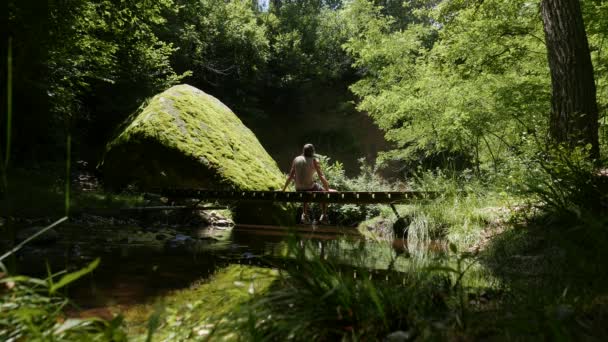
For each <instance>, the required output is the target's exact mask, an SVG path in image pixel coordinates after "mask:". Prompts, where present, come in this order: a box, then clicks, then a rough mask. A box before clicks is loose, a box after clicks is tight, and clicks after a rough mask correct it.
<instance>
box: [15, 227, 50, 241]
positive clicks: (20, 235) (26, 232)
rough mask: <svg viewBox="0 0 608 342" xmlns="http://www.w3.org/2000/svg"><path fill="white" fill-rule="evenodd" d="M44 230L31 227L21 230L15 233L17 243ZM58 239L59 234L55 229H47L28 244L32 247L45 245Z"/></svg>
mask: <svg viewBox="0 0 608 342" xmlns="http://www.w3.org/2000/svg"><path fill="white" fill-rule="evenodd" d="M42 229H44V227H31V228H23V229H19V230H18V231H17V241H23V240H25V239H27V238H29V237H30V236H32V235H34V234H36V233H38V232H39V231H41V230H42ZM58 239H59V233H58V232H57V231H56V230H55V229H52V228H51V229H49V230H47V231H46V232H45V233H43V234H42V235H40V236H38V237H37V238H35V239H34V240H32V241H31V242H30V243H31V244H34V245H45V244H51V243H54V242H56V241H57V240H58Z"/></svg>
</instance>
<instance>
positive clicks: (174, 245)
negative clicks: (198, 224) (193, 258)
mask: <svg viewBox="0 0 608 342" xmlns="http://www.w3.org/2000/svg"><path fill="white" fill-rule="evenodd" d="M195 243H196V241H195V240H194V239H193V238H192V237H190V236H188V235H183V234H177V235H176V236H175V237H173V238H172V239H168V240H167V241H165V252H169V253H175V252H187V251H189V250H190V249H191V248H192V247H193V246H194V244H195Z"/></svg>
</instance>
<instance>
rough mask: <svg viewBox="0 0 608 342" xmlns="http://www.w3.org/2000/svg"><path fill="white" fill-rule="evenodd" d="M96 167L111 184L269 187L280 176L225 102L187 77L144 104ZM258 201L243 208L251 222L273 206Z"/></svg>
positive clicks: (277, 185)
mask: <svg viewBox="0 0 608 342" xmlns="http://www.w3.org/2000/svg"><path fill="white" fill-rule="evenodd" d="M100 167H101V170H102V172H103V174H104V180H105V183H106V185H107V186H109V187H112V188H121V187H124V186H126V185H128V184H135V185H136V186H138V188H140V189H143V190H145V189H152V188H163V187H174V188H175V187H180V188H206V189H225V190H228V189H230V190H275V189H280V187H281V186H282V183H283V182H284V176H283V174H282V173H281V171H280V170H279V168H278V166H277V164H276V162H275V161H274V160H273V159H272V158H271V157H270V155H268V153H267V152H266V150H264V148H263V147H262V145H261V144H260V142H259V141H258V140H257V138H256V136H255V135H254V134H253V132H251V130H249V129H248V128H247V127H246V126H245V125H244V124H243V123H242V122H241V120H240V119H239V118H238V117H237V116H236V115H235V114H234V113H233V112H232V111H231V110H230V108H228V107H227V106H225V105H224V104H223V103H222V102H220V101H219V100H218V99H216V98H215V97H213V96H211V95H209V94H206V93H205V92H203V91H201V90H199V89H196V88H194V87H192V86H189V85H177V86H174V87H171V88H170V89H168V90H166V91H164V92H163V93H161V94H159V95H156V96H155V97H153V98H152V99H151V100H149V101H148V102H147V103H145V104H143V105H142V106H141V108H140V109H139V110H138V111H137V112H136V113H134V114H133V115H132V116H131V117H130V118H129V119H128V120H127V121H126V122H125V123H124V124H123V125H122V126H121V127H120V129H119V131H118V132H117V134H116V136H115V137H114V139H112V141H111V142H110V143H109V144H108V146H107V148H106V152H105V155H104V158H103V161H102V163H101V164H100ZM258 207H260V208H261V207H265V206H264V205H261V204H260V205H249V206H247V207H246V210H245V207H243V210H241V212H242V213H243V215H244V214H245V213H248V214H247V216H248V217H247V219H249V220H250V221H256V222H260V221H267V219H262V217H263V216H264V217H269V216H276V215H277V214H279V213H277V212H276V209H279V206H272V207H273V208H274V209H275V210H273V211H272V212H268V211H267V210H262V209H259V210H258V209H255V208H258ZM266 207H268V206H266ZM279 211H284V210H279ZM284 214H285V213H282V214H280V215H278V216H279V217H283V218H285V215H284ZM236 215H237V217H238V216H239V213H238V211H237V213H236ZM251 215H253V216H254V217H253V218H251V217H249V216H251ZM255 216H260V219H256V217H255ZM241 218H242V217H241ZM274 221H276V220H274Z"/></svg>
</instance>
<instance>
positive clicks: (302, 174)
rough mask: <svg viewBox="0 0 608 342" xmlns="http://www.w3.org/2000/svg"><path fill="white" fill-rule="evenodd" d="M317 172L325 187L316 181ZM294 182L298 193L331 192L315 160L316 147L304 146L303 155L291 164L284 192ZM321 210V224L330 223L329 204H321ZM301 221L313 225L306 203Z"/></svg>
mask: <svg viewBox="0 0 608 342" xmlns="http://www.w3.org/2000/svg"><path fill="white" fill-rule="evenodd" d="M315 172H316V173H317V175H318V176H319V179H320V180H321V182H322V183H323V187H321V186H320V185H319V183H316V182H315V181H314V179H313V176H314V174H315ZM292 180H295V184H296V191H330V189H329V183H328V182H327V179H325V176H324V175H323V172H322V171H321V166H320V165H319V161H318V160H317V159H316V158H315V147H314V146H313V145H312V144H306V145H304V148H303V150H302V154H301V155H299V156H297V157H296V158H295V159H294V160H293V162H292V163H291V171H289V176H288V177H287V181H286V182H285V186H284V187H283V191H285V189H287V186H289V183H291V181H292ZM321 210H322V212H323V213H322V214H321V217H320V218H319V222H321V223H328V220H327V203H323V204H321ZM301 221H302V223H305V224H309V223H311V220H310V218H309V216H308V203H306V202H305V203H304V208H303V212H302V218H301Z"/></svg>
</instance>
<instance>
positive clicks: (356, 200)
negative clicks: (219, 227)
mask: <svg viewBox="0 0 608 342" xmlns="http://www.w3.org/2000/svg"><path fill="white" fill-rule="evenodd" d="M159 192H160V193H161V195H162V196H165V197H169V198H174V199H177V198H197V199H202V200H211V199H213V200H228V201H270V202H290V203H294V202H313V203H342V204H345V203H352V204H382V203H384V204H391V203H403V202H407V201H408V200H412V199H429V198H434V197H437V196H438V195H439V193H438V192H429V191H392V192H384V191H378V192H358V191H336V192H323V191H306V192H291V191H288V192H283V191H230V190H228V191H221V190H205V189H161V190H159Z"/></svg>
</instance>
